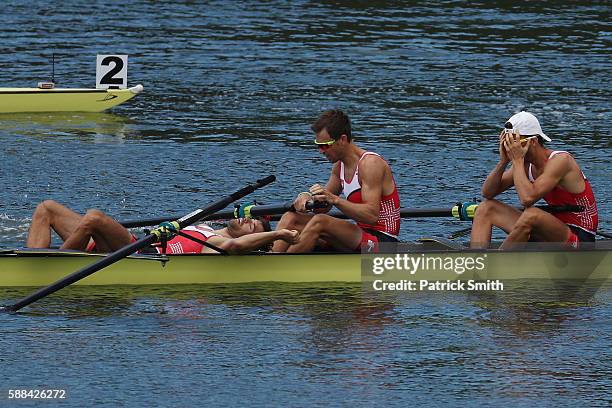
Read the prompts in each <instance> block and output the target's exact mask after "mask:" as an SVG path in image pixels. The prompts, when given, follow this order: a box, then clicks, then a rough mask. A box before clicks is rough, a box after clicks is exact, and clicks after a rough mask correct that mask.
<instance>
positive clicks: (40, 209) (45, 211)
mask: <svg viewBox="0 0 612 408" xmlns="http://www.w3.org/2000/svg"><path fill="white" fill-rule="evenodd" d="M58 205H60V204H59V203H57V202H56V201H53V200H44V201H41V202H40V203H39V204H38V205H37V206H36V209H35V210H34V214H33V215H32V218H50V217H51V215H52V213H53V208H54V207H56V206H58Z"/></svg>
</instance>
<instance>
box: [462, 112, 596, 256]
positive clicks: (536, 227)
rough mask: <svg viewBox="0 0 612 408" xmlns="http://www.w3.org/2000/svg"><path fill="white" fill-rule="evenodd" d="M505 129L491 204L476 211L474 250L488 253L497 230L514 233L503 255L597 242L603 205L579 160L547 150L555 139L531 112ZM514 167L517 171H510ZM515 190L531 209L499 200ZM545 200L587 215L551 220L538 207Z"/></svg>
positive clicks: (491, 179)
mask: <svg viewBox="0 0 612 408" xmlns="http://www.w3.org/2000/svg"><path fill="white" fill-rule="evenodd" d="M504 127H505V129H504V130H502V132H501V134H500V135H499V162H498V164H497V166H496V167H495V169H493V171H492V172H491V173H490V174H489V176H488V177H487V179H486V181H485V182H484V185H483V186H482V195H483V196H484V197H485V198H486V199H487V200H486V201H485V202H483V203H482V204H480V205H479V206H478V210H477V211H476V214H475V217H474V223H473V225H472V237H471V246H472V247H473V248H485V247H487V246H488V245H489V243H490V242H491V228H492V227H493V226H496V227H498V228H501V229H502V230H504V231H505V232H506V233H508V237H507V238H506V240H505V241H504V242H503V244H502V246H501V248H502V249H508V248H512V247H516V246H517V244H522V243H524V242H527V241H538V242H560V243H567V244H569V245H571V246H573V247H578V246H579V245H580V243H581V242H594V241H595V234H596V232H597V222H598V215H597V204H596V202H595V195H594V194H593V190H592V189H591V184H590V183H589V181H588V180H587V178H586V177H585V175H584V173H582V171H581V169H580V166H578V163H577V162H576V160H575V159H574V158H573V157H572V156H571V155H570V154H569V153H568V152H565V151H559V150H551V149H547V148H546V147H545V146H544V143H545V142H550V141H551V139H550V138H549V137H548V136H546V135H545V134H544V132H543V131H542V128H541V127H540V122H539V121H538V119H537V118H536V117H535V116H534V115H532V114H531V113H529V112H519V113H517V114H516V115H514V116H512V117H511V118H510V119H508V121H507V122H506V124H505V126H504ZM509 163H512V167H510V168H509V169H508V170H506V167H507V166H508V164H509ZM512 186H514V188H515V189H516V192H517V194H518V196H519V199H520V201H521V204H522V205H523V206H524V207H525V208H526V209H525V210H524V211H523V212H520V211H518V210H517V209H516V208H514V207H512V206H509V205H508V204H504V203H502V202H501V201H498V200H495V199H494V197H496V196H497V195H499V194H501V193H502V192H504V191H506V190H508V189H509V188H510V187H512ZM540 199H544V200H545V201H546V203H547V204H549V205H554V206H562V205H570V206H582V207H583V208H584V211H580V212H561V213H555V214H550V213H548V212H546V211H543V210H541V209H538V208H535V207H533V205H534V204H535V203H536V202H537V201H539V200H540Z"/></svg>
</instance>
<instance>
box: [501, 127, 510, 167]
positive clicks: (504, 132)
mask: <svg viewBox="0 0 612 408" xmlns="http://www.w3.org/2000/svg"><path fill="white" fill-rule="evenodd" d="M507 134H508V131H507V129H504V130H502V131H501V133H500V134H499V161H500V162H502V163H508V162H509V161H510V159H509V158H508V155H507V154H506V147H505V146H504V141H505V140H506V135H507Z"/></svg>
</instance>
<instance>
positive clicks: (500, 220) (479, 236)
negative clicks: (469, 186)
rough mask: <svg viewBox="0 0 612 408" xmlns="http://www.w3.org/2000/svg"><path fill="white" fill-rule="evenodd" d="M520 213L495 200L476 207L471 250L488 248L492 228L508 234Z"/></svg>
mask: <svg viewBox="0 0 612 408" xmlns="http://www.w3.org/2000/svg"><path fill="white" fill-rule="evenodd" d="M520 216H521V212H520V211H519V210H517V209H516V208H514V207H511V206H509V205H508V204H504V203H502V202H500V201H497V200H486V201H484V202H483V203H481V204H479V205H478V208H477V209H476V215H475V216H474V222H473V223H472V236H471V239H470V247H471V248H488V247H489V244H490V243H491V234H492V229H493V227H494V226H495V227H498V228H501V229H502V230H504V231H505V232H506V233H509V232H510V231H511V230H512V228H513V226H514V224H515V223H516V221H517V220H518V219H519V217H520Z"/></svg>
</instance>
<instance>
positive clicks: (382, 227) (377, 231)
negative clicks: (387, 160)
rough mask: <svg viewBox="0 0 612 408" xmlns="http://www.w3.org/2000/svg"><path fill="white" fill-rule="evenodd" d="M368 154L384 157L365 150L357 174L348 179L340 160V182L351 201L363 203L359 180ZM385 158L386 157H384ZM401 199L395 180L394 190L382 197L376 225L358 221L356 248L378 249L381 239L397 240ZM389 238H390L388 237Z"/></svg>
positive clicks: (345, 195)
mask: <svg viewBox="0 0 612 408" xmlns="http://www.w3.org/2000/svg"><path fill="white" fill-rule="evenodd" d="M367 155H375V156H378V157H380V158H381V159H382V157H381V156H380V155H379V154H376V153H373V152H364V153H363V154H362V155H361V157H360V158H359V162H357V168H356V169H355V174H353V176H352V177H351V178H350V179H347V177H346V175H345V174H344V163H342V162H340V182H341V183H342V194H343V195H344V197H345V198H346V199H347V200H348V201H350V202H351V203H357V204H363V200H362V198H361V183H360V181H359V163H361V160H363V158H364V157H366V156H367ZM383 160H384V159H383ZM400 223H401V217H400V199H399V194H398V193H397V186H396V184H395V180H393V192H391V194H389V195H386V196H382V197H381V199H380V212H379V214H378V222H377V223H376V225H370V224H364V223H362V222H357V226H359V228H361V230H362V234H361V244H360V245H359V248H356V250H361V247H362V246H366V248H367V250H368V251H372V250H374V251H376V250H377V249H378V242H379V241H397V236H398V235H399V232H400ZM387 238H389V239H387Z"/></svg>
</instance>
